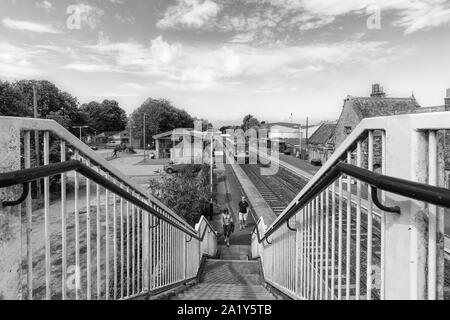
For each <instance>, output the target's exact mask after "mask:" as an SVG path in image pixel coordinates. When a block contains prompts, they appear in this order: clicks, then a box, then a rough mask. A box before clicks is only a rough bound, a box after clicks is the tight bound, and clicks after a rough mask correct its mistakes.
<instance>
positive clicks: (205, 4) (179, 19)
mask: <svg viewBox="0 0 450 320" xmlns="http://www.w3.org/2000/svg"><path fill="white" fill-rule="evenodd" d="M219 11H220V7H219V5H218V4H217V3H215V2H214V1H212V0H178V3H177V5H175V6H170V7H169V8H168V9H167V11H166V13H165V15H164V17H163V18H162V19H161V20H159V21H158V23H157V24H156V25H157V27H158V28H160V29H170V28H175V27H184V28H192V29H197V28H201V27H202V26H204V25H205V24H207V23H208V22H209V21H210V20H212V19H214V18H215V17H216V16H217V14H218V13H219Z"/></svg>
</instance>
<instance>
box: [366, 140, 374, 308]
mask: <svg viewBox="0 0 450 320" xmlns="http://www.w3.org/2000/svg"><path fill="white" fill-rule="evenodd" d="M368 149H369V150H368V151H369V152H368V157H369V159H368V170H369V171H373V131H369V145H368ZM371 191H372V189H371V186H370V185H368V186H367V194H368V195H370V192H371ZM367 200H368V208H367V258H366V259H367V275H366V277H367V279H366V280H367V284H366V287H367V288H366V295H367V300H371V299H372V280H373V276H372V246H373V203H372V197H370V196H368V197H367Z"/></svg>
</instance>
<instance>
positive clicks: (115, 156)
mask: <svg viewBox="0 0 450 320" xmlns="http://www.w3.org/2000/svg"><path fill="white" fill-rule="evenodd" d="M117 152H119V149H118V148H117V147H115V148H114V151H113V158H118V155H117Z"/></svg>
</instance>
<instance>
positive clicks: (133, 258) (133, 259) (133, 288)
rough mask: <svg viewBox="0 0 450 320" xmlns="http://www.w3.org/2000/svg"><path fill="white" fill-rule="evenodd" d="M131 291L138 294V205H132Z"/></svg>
mask: <svg viewBox="0 0 450 320" xmlns="http://www.w3.org/2000/svg"><path fill="white" fill-rule="evenodd" d="M131 238H132V239H131V293H132V295H134V294H136V268H135V263H136V240H135V239H136V207H135V206H132V207H131Z"/></svg>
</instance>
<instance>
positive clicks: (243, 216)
mask: <svg viewBox="0 0 450 320" xmlns="http://www.w3.org/2000/svg"><path fill="white" fill-rule="evenodd" d="M248 207H249V204H248V202H247V199H246V198H245V197H244V196H243V197H242V200H241V202H239V229H240V230H244V229H245V228H247V219H248Z"/></svg>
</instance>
